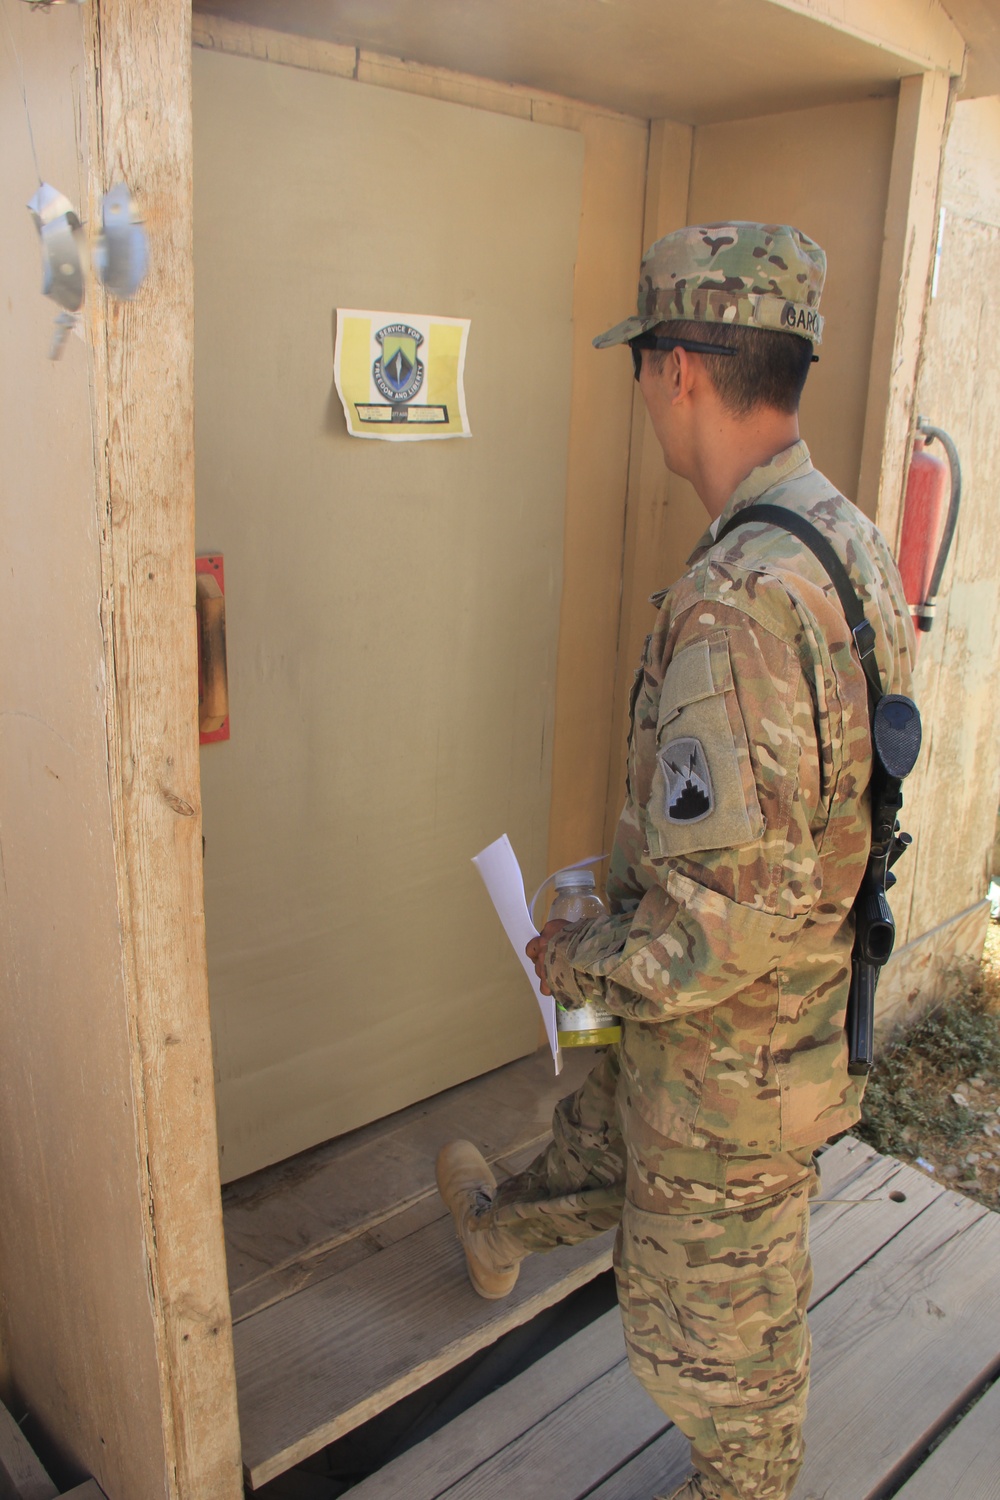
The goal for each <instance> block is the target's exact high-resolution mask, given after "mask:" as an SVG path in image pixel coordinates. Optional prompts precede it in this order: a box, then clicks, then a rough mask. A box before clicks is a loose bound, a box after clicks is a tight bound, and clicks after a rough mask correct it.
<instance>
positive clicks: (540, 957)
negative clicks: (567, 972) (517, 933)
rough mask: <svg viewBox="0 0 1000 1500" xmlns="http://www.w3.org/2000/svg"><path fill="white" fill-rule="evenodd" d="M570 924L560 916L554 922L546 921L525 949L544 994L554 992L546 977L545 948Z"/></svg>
mask: <svg viewBox="0 0 1000 1500" xmlns="http://www.w3.org/2000/svg"><path fill="white" fill-rule="evenodd" d="M568 926H569V923H568V922H564V921H562V920H561V918H558V917H557V918H556V920H555V921H554V922H546V924H545V926H544V927H543V928H542V930H541V932H540V933H539V934H538V936H537V937H533V938H532V939H531V942H530V943H529V944H528V946H527V947H526V948H525V950H524V951H525V954H526V955H527V957H528V958H530V959H531V962H532V963H533V964H534V966H535V973H536V974H537V975H538V980H539V984H540V986H541V990H542V994H543V995H551V993H552V991H551V990H550V989H549V987H548V984H547V983H546V979H545V950H546V948H547V947H548V946H549V944H550V943H551V941H552V939H553V938H554V937H555V935H556V933H557V932H562V930H563V928H564V927H568Z"/></svg>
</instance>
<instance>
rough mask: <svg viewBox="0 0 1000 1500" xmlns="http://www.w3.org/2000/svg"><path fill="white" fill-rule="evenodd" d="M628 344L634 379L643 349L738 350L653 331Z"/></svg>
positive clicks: (814, 361)
mask: <svg viewBox="0 0 1000 1500" xmlns="http://www.w3.org/2000/svg"><path fill="white" fill-rule="evenodd" d="M628 346H629V348H630V349H631V351H632V370H633V373H634V374H635V378H636V380H638V379H639V376H640V375H641V373H642V351H643V349H664V350H670V349H687V351H688V353H689V354H738V353H739V350H738V349H737V348H736V347H735V345H733V344H701V343H699V342H698V340H697V339H668V338H661V337H660V336H659V335H658V334H655V333H637V334H636V336H635V338H634V339H629V341H628ZM811 363H812V364H814V365H818V364H819V355H818V354H814V355H813V356H812V359H811Z"/></svg>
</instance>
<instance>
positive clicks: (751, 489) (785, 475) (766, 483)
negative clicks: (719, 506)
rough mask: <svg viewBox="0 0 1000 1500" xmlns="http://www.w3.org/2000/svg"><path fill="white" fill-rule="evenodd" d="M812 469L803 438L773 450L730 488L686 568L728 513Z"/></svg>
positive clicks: (711, 538) (726, 517) (726, 518)
mask: <svg viewBox="0 0 1000 1500" xmlns="http://www.w3.org/2000/svg"><path fill="white" fill-rule="evenodd" d="M811 471H812V459H811V458H810V457H809V449H808V447H807V446H806V444H805V442H804V441H803V439H802V438H799V440H798V442H797V443H793V444H792V446H791V447H790V448H783V449H782V451H781V452H780V453H776V454H775V455H774V457H773V458H772V459H771V460H770V462H769V463H766V464H759V465H758V467H757V468H756V469H751V470H750V473H749V474H748V475H747V477H746V478H745V479H744V480H742V481H741V482H740V483H739V484H738V485H737V486H736V488H735V490H733V493H732V494H731V495H730V497H729V499H728V500H727V501H726V504H725V506H724V508H723V510H722V511H721V513H720V515H719V517H718V519H717V520H716V521H715V522H714V523H713V525H712V526H710V527H708V529H707V530H706V531H705V533H704V535H703V536H702V537H701V539H700V540H699V542H698V545H697V546H696V547H695V549H694V551H693V552H692V554H691V556H690V557H689V558H688V567H690V566H691V564H692V563H693V562H695V561H696V559H697V558H698V556H699V555H700V554H701V553H702V552H703V551H704V550H705V548H706V547H711V546H712V544H713V542H714V541H715V537H716V533H717V532H718V531H719V529H720V527H722V526H725V524H726V522H727V521H728V520H729V517H730V516H734V515H735V514H736V513H737V511H740V510H745V509H746V507H747V506H748V505H752V504H753V503H754V501H755V500H759V499H760V497H761V495H763V494H764V493H765V492H766V491H767V490H769V489H772V488H773V487H774V485H776V484H783V483H784V482H785V480H788V479H801V477H802V476H803V475H804V474H809V473H810V472H811Z"/></svg>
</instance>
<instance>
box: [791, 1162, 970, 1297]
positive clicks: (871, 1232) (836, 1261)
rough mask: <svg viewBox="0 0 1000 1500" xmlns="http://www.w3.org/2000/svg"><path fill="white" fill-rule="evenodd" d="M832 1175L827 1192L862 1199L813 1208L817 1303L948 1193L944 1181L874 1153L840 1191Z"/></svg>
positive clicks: (825, 1186) (825, 1185) (826, 1179)
mask: <svg viewBox="0 0 1000 1500" xmlns="http://www.w3.org/2000/svg"><path fill="white" fill-rule="evenodd" d="M831 1178H832V1173H831V1174H830V1176H829V1177H828V1176H827V1174H824V1176H823V1179H822V1181H823V1194H824V1196H826V1197H830V1198H838V1199H844V1198H846V1199H849V1200H857V1207H855V1206H854V1202H853V1201H851V1202H847V1203H844V1202H832V1203H822V1202H820V1203H817V1204H816V1206H815V1208H814V1209H813V1212H812V1217H811V1220H810V1225H809V1232H810V1239H811V1243H812V1248H813V1261H814V1282H813V1296H812V1303H813V1306H814V1307H815V1306H816V1305H818V1303H819V1302H820V1301H821V1300H822V1299H823V1298H824V1297H827V1296H829V1295H830V1293H831V1292H833V1291H835V1290H836V1288H837V1287H839V1286H841V1285H842V1284H843V1283H844V1282H845V1281H846V1280H847V1279H848V1278H849V1277H853V1276H854V1274H855V1273H856V1272H857V1270H858V1268H859V1267H860V1266H862V1265H864V1264H865V1263H866V1262H867V1261H869V1260H871V1258H872V1257H873V1256H874V1255H877V1254H878V1253H879V1251H881V1250H882V1249H883V1248H884V1247H885V1246H886V1245H888V1244H889V1243H890V1242H891V1241H892V1240H893V1239H894V1238H895V1236H896V1235H898V1234H900V1233H901V1232H902V1231H903V1230H904V1229H905V1228H906V1226H907V1225H908V1224H910V1223H911V1222H912V1221H913V1220H914V1219H916V1218H917V1217H918V1216H919V1215H920V1214H922V1213H923V1212H924V1210H925V1209H926V1208H927V1207H928V1206H929V1205H930V1204H932V1203H934V1202H935V1201H936V1200H937V1199H938V1198H941V1197H942V1196H943V1195H944V1189H943V1188H942V1186H941V1184H940V1183H937V1182H934V1181H933V1179H931V1178H929V1177H925V1176H924V1175H923V1173H921V1172H917V1171H915V1170H914V1169H913V1168H912V1167H907V1166H904V1165H903V1164H902V1162H898V1161H894V1160H893V1159H892V1158H891V1157H886V1156H878V1155H873V1158H872V1159H871V1160H870V1161H869V1162H868V1163H867V1165H866V1167H865V1170H864V1171H863V1172H861V1173H860V1174H859V1175H857V1176H854V1177H852V1178H850V1179H849V1180H847V1181H845V1182H841V1183H840V1185H839V1186H838V1187H837V1188H836V1190H834V1188H833V1183H832V1181H831V1180H830V1179H831ZM892 1193H896V1194H901V1195H902V1201H895V1200H893V1199H892V1198H891V1197H890V1194H892Z"/></svg>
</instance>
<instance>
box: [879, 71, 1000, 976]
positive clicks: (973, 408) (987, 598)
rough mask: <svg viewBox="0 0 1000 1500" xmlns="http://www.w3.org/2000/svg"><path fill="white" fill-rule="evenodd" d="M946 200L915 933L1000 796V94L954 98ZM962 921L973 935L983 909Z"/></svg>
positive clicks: (973, 856) (977, 863)
mask: <svg viewBox="0 0 1000 1500" xmlns="http://www.w3.org/2000/svg"><path fill="white" fill-rule="evenodd" d="M942 204H943V206H944V210H945V220H944V236H943V241H942V247H941V261H940V274H939V280H938V288H937V296H936V297H935V298H934V300H933V302H932V303H931V306H930V312H929V317H928V325H927V333H926V338H925V342H924V350H923V363H922V368H921V373H920V380H919V387H918V401H917V405H918V408H919V411H920V412H921V413H922V414H923V415H924V416H926V417H927V418H928V420H929V421H931V422H933V423H934V424H935V425H936V426H939V427H943V428H945V430H946V431H948V432H950V433H951V435H952V437H953V438H954V439H955V442H956V443H957V445H958V450H959V454H960V457H961V462H962V479H963V490H962V509H961V515H960V518H959V523H958V531H957V534H956V537H955V542H954V545H953V548H952V553H951V558H950V560H949V563H948V567H947V570H946V572H945V576H944V584H943V588H942V599H941V604H940V605H939V608H938V616H937V620H936V622H935V624H934V628H933V630H932V631H931V632H930V633H929V634H926V635H924V636H923V637H922V639H921V646H920V655H919V658H918V664H917V676H916V687H917V698H918V700H919V702H920V705H921V708H922V710H923V713H924V718H925V724H926V726H927V730H928V733H927V737H926V740H925V749H924V753H923V755H922V757H921V760H920V763H919V765H918V768H917V770H916V772H915V773H914V776H913V778H912V781H911V782H909V783H907V788H906V801H907V815H906V817H905V819H904V824H905V826H906V827H907V828H909V829H911V831H912V832H913V833H914V834H915V835H916V845H915V854H914V855H912V856H908V857H907V859H906V860H905V861H903V863H902V864H901V865H900V867H899V873H900V891H899V895H898V898H897V900H896V901H894V903H893V904H894V908H895V909H896V911H897V917H898V919H899V921H900V927H901V936H902V937H903V939H904V940H906V939H907V938H909V939H910V940H911V941H912V940H913V939H914V938H916V937H918V936H919V935H920V934H922V933H925V932H928V931H930V930H931V929H933V928H936V927H938V926H939V924H941V923H944V922H946V921H947V920H948V919H949V918H952V917H954V916H956V915H957V914H958V913H961V912H964V911H965V910H967V909H968V908H970V907H972V906H974V905H975V904H976V903H978V902H980V901H981V900H982V898H983V896H984V895H985V892H986V886H987V881H988V876H989V873H990V871H989V868H988V866H989V861H990V856H991V853H992V846H993V835H994V824H995V817H996V807H997V802H998V798H1000V530H998V527H997V504H996V500H997V493H998V491H1000V395H998V393H1000V296H998V294H997V287H998V286H1000V100H998V99H995V98H992V99H980V100H970V101H967V102H963V103H959V104H958V105H957V106H956V109H955V116H954V121H953V124H952V129H951V134H950V137H949V141H948V146H947V151H946V154H945V169H944V179H943V185H942ZM930 451H931V452H934V451H937V452H938V453H939V454H940V453H941V449H940V447H939V446H937V445H933V446H932V448H931V450H930ZM968 930H969V932H970V938H969V942H970V943H971V944H973V946H974V945H975V943H976V942H979V941H981V934H982V923H979V924H978V925H977V924H973V925H972V926H971V927H969V929H968ZM924 998H926V997H924Z"/></svg>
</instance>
